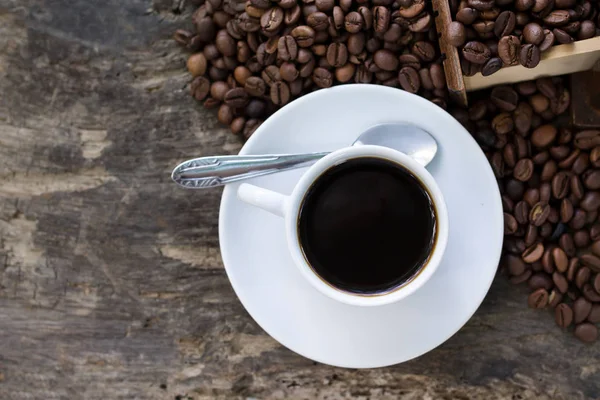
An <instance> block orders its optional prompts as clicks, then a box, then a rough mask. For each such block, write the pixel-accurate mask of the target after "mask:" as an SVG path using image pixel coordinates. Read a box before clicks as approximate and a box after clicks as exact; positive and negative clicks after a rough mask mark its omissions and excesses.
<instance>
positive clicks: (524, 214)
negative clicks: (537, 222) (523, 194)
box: [514, 201, 529, 225]
mask: <svg viewBox="0 0 600 400" xmlns="http://www.w3.org/2000/svg"><path fill="white" fill-rule="evenodd" d="M514 216H515V219H516V220H517V222H518V223H519V224H521V225H525V224H527V223H529V204H527V202H525V201H520V202H518V203H517V204H516V206H515V209H514Z"/></svg>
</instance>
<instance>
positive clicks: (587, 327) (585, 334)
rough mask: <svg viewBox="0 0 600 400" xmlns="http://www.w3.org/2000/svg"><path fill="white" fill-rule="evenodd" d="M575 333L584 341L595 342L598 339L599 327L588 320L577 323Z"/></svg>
mask: <svg viewBox="0 0 600 400" xmlns="http://www.w3.org/2000/svg"><path fill="white" fill-rule="evenodd" d="M573 333H574V334H575V336H576V337H577V339H579V340H581V341H582V342H584V343H593V342H595V341H596V339H598V328H597V327H596V325H593V324H590V323H587V322H586V323H583V324H579V325H577V326H576V327H575V330H574V331H573Z"/></svg>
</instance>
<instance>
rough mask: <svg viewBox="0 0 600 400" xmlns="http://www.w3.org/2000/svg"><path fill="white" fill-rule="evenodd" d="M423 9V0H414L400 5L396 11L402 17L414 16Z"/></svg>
mask: <svg viewBox="0 0 600 400" xmlns="http://www.w3.org/2000/svg"><path fill="white" fill-rule="evenodd" d="M423 10H425V0H414V1H413V2H412V3H411V4H410V5H407V6H400V10H398V13H399V14H400V16H402V17H404V18H409V19H410V18H414V17H416V16H417V15H419V14H421V13H422V12H423Z"/></svg>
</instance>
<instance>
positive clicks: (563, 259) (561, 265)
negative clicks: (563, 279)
mask: <svg viewBox="0 0 600 400" xmlns="http://www.w3.org/2000/svg"><path fill="white" fill-rule="evenodd" d="M552 259H553V260H554V266H555V267H556V270H557V271H558V272H560V273H561V274H564V273H565V272H567V268H568V267H569V260H568V258H567V255H566V254H565V252H564V251H563V250H562V249H561V248H559V247H557V248H554V249H553V250H552ZM563 293H564V292H563Z"/></svg>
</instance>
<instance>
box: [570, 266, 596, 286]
mask: <svg viewBox="0 0 600 400" xmlns="http://www.w3.org/2000/svg"><path fill="white" fill-rule="evenodd" d="M591 275H592V273H591V271H590V269H589V268H588V267H580V268H579V269H577V272H576V273H575V279H574V281H575V285H576V286H577V287H578V288H579V289H581V288H583V285H585V284H586V282H587V281H588V280H589V279H590V277H591Z"/></svg>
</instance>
